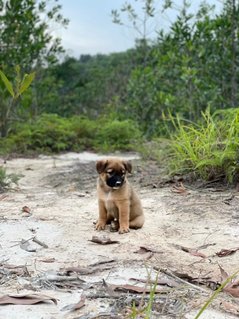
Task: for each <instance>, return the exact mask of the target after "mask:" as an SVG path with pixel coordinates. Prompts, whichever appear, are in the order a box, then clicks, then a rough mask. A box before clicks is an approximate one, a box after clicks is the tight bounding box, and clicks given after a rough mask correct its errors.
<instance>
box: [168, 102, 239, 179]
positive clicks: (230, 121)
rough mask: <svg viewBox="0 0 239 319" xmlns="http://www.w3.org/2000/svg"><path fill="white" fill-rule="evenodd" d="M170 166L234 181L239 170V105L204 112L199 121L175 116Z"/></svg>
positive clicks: (180, 170) (174, 168)
mask: <svg viewBox="0 0 239 319" xmlns="http://www.w3.org/2000/svg"><path fill="white" fill-rule="evenodd" d="M174 124H175V127H176V134H173V135H172V136H171V139H172V146H171V147H172V161H171V167H172V169H173V171H174V172H175V171H177V172H194V173H195V175H196V176H200V177H202V178H204V179H206V180H211V179H215V178H220V177H226V179H227V181H228V182H230V183H231V182H233V181H234V180H235V178H236V177H237V175H238V172H239V165H238V161H239V150H238V145H239V109H238V108H237V109H227V110H220V111H217V112H215V113H214V114H213V115H211V114H210V112H209V111H206V112H205V113H203V114H202V120H201V122H200V123H199V124H189V125H188V124H187V125H185V124H183V121H182V120H180V119H179V118H177V119H176V120H174Z"/></svg>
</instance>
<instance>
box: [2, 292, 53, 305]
mask: <svg viewBox="0 0 239 319" xmlns="http://www.w3.org/2000/svg"><path fill="white" fill-rule="evenodd" d="M48 301H53V302H54V304H57V300H56V299H55V298H52V297H49V296H46V295H39V294H25V295H3V296H1V297H0V305H7V304H13V305H34V304H37V303H40V302H48Z"/></svg>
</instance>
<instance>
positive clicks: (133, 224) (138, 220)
mask: <svg viewBox="0 0 239 319" xmlns="http://www.w3.org/2000/svg"><path fill="white" fill-rule="evenodd" d="M143 224H144V215H140V216H137V217H135V218H134V219H133V220H131V221H130V222H129V227H130V228H134V229H138V228H141V227H143Z"/></svg>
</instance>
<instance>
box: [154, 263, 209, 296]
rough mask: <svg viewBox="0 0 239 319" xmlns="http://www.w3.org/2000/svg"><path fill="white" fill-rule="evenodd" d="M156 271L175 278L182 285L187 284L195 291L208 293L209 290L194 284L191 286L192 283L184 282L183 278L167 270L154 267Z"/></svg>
mask: <svg viewBox="0 0 239 319" xmlns="http://www.w3.org/2000/svg"><path fill="white" fill-rule="evenodd" d="M154 269H155V270H157V271H160V272H162V273H164V274H165V275H167V276H170V277H173V278H174V279H176V280H178V281H180V282H181V283H183V284H186V285H188V286H190V287H192V288H194V289H197V290H200V291H203V292H206V293H207V290H206V289H203V288H202V287H199V286H197V285H194V284H191V283H190V282H188V281H186V280H183V279H182V278H180V277H178V276H176V275H175V274H174V273H172V272H171V271H169V270H167V269H159V268H157V267H154Z"/></svg>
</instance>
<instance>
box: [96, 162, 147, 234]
mask: <svg viewBox="0 0 239 319" xmlns="http://www.w3.org/2000/svg"><path fill="white" fill-rule="evenodd" d="M96 169H97V172H98V173H99V177H98V181H97V193H98V203H99V220H98V221H97V223H96V229H97V230H102V229H105V225H106V224H108V223H110V222H111V221H113V220H117V221H118V222H119V233H120V234H123V233H127V232H129V228H136V229H137V228H141V227H142V226H143V224H144V214H143V209H142V206H141V203H140V200H139V198H138V196H137V194H136V193H135V191H134V190H133V188H132V186H131V185H130V183H129V182H128V180H127V172H129V173H130V172H131V170H132V165H131V163H130V162H128V161H124V160H121V159H119V158H108V159H103V160H100V161H98V162H97V163H96Z"/></svg>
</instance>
